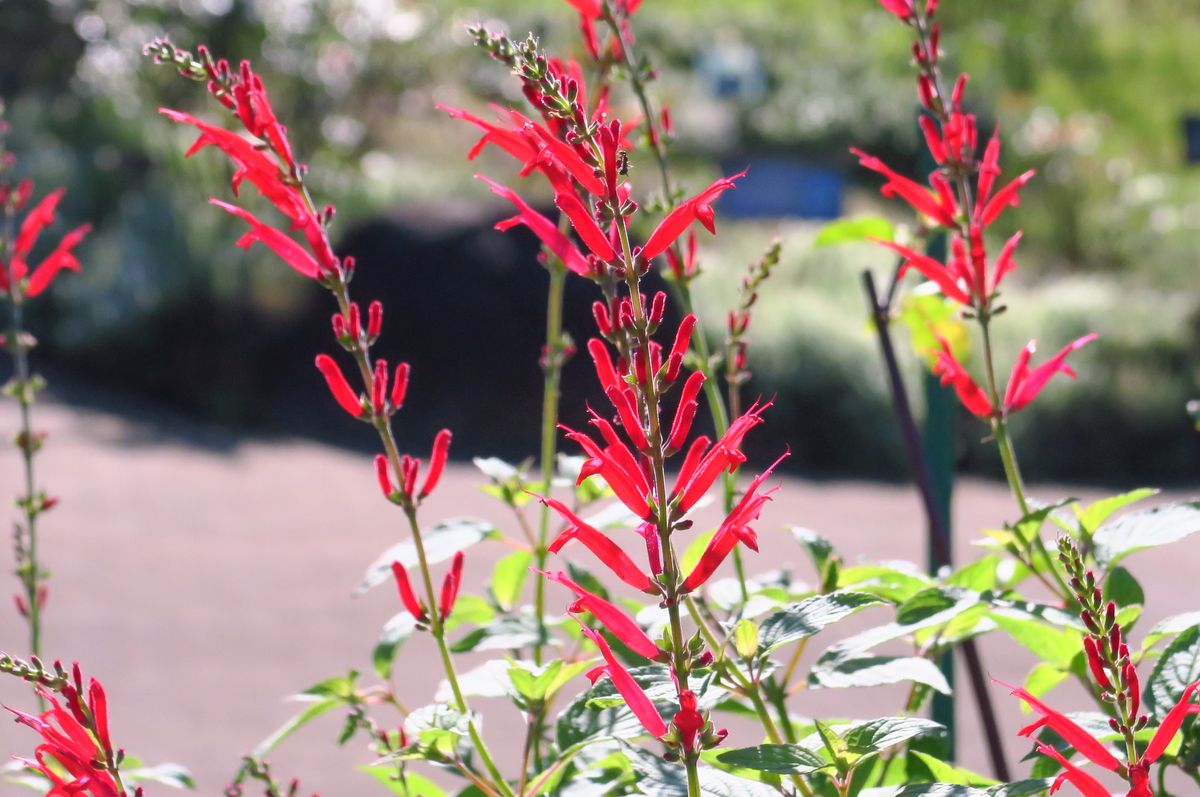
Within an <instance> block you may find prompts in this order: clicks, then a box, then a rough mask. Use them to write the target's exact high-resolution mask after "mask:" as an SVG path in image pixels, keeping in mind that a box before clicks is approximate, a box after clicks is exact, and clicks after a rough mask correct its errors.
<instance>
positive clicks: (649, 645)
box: [534, 568, 662, 661]
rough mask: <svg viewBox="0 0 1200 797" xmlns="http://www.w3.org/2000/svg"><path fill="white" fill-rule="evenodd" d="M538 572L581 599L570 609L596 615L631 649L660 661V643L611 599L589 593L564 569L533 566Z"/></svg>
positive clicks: (598, 619)
mask: <svg viewBox="0 0 1200 797" xmlns="http://www.w3.org/2000/svg"><path fill="white" fill-rule="evenodd" d="M534 572H535V573H540V574H541V575H543V576H545V577H546V578H548V579H550V580H551V581H554V582H557V583H559V584H562V585H563V586H564V587H566V588H567V589H569V590H571V591H572V592H574V593H575V594H576V595H577V596H579V597H578V599H577V600H576V601H575V602H574V603H572V604H571V606H570V608H568V609H567V611H568V612H571V613H572V614H578V613H580V612H588V613H590V614H591V615H592V616H593V617H595V618H596V620H597V621H599V622H600V623H601V624H602V625H603V626H604V627H605V628H607V629H608V630H609V631H611V632H612V634H613V636H615V637H616V638H617V639H619V640H621V642H623V643H624V644H625V645H626V646H627V647H628V648H629V649H630V650H632V651H633V652H634V653H636V654H638V655H639V656H642V657H644V658H647V659H650V660H651V661H657V660H658V659H659V657H660V656H661V654H662V651H660V650H659V649H658V646H657V645H655V644H654V640H652V639H651V638H650V637H649V636H647V635H646V632H645V631H643V630H642V628H641V626H639V625H638V624H637V623H635V622H634V621H633V619H632V618H630V617H629V615H627V614H626V613H625V612H623V611H622V610H621V609H619V608H618V607H617V606H615V605H614V604H612V603H610V602H608V601H607V600H605V599H604V598H602V597H600V596H599V595H596V594H595V593H592V592H588V591H587V590H586V589H584V588H583V587H581V586H580V585H579V584H577V583H575V582H574V581H572V580H571V579H570V578H569V577H568V576H567V574H566V573H564V572H562V571H561V570H559V571H557V572H553V573H551V572H547V571H545V570H537V569H536V568H535V569H534Z"/></svg>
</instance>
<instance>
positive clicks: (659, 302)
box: [649, 291, 667, 326]
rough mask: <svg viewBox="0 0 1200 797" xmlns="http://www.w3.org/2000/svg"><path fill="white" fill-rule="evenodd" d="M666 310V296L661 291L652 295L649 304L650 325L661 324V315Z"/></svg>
mask: <svg viewBox="0 0 1200 797" xmlns="http://www.w3.org/2000/svg"><path fill="white" fill-rule="evenodd" d="M666 310H667V295H666V294H665V293H663V292H662V291H659V292H658V293H656V294H654V299H653V300H652V301H651V302H650V316H649V321H650V323H651V324H652V325H654V326H658V325H659V324H661V323H662V320H663V313H665V312H666Z"/></svg>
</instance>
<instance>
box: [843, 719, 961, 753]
mask: <svg viewBox="0 0 1200 797" xmlns="http://www.w3.org/2000/svg"><path fill="white" fill-rule="evenodd" d="M945 731H946V729H945V728H944V727H942V726H941V725H940V724H938V723H936V722H934V721H933V720H927V719H923V718H921V717H880V718H879V719H874V720H869V721H867V722H863V723H856V724H854V725H852V726H851V727H850V728H848V729H846V730H842V729H841V728H839V729H838V732H839V733H840V734H841V737H842V740H843V741H844V742H845V743H846V747H847V748H848V749H849V750H850V752H852V753H855V754H857V755H865V754H867V753H878V752H881V751H883V750H886V749H887V748H889V747H894V746H895V745H898V744H901V743H903V742H907V741H908V740H909V739H913V738H916V737H917V736H926V735H930V734H933V735H938V736H940V735H941V734H943V733H945Z"/></svg>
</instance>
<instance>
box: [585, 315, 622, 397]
mask: <svg viewBox="0 0 1200 797" xmlns="http://www.w3.org/2000/svg"><path fill="white" fill-rule="evenodd" d="M597 304H600V303H599V302H597ZM600 307H601V308H603V307H604V305H602V304H600ZM587 350H588V354H590V355H592V362H593V363H594V364H595V367H596V376H597V377H599V379H600V387H602V388H604V390H605V391H606V392H607V391H608V389H609V388H617V389H619V388H620V386H621V385H622V384H624V382H623V381H622V380H621V379H620V378H619V377H618V376H617V369H616V368H615V367H614V366H613V361H612V355H610V354H609V353H608V347H607V346H605V345H604V341H602V340H600V339H599V338H592V339H591V340H589V341H588V342H587Z"/></svg>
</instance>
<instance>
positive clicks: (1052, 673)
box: [1025, 662, 1071, 697]
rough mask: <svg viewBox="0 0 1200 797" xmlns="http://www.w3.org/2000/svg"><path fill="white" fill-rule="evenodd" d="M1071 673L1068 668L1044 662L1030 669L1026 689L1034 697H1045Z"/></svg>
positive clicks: (1026, 679)
mask: <svg viewBox="0 0 1200 797" xmlns="http://www.w3.org/2000/svg"><path fill="white" fill-rule="evenodd" d="M1070 675H1071V673H1070V671H1068V670H1065V669H1061V668H1059V667H1055V666H1054V665H1052V664H1046V663H1045V662H1042V663H1041V664H1038V665H1037V666H1036V667H1034V668H1033V669H1032V670H1030V671H1029V675H1028V676H1026V678H1025V689H1026V691H1028V692H1029V694H1031V695H1033V696H1034V697H1043V696H1045V695H1047V694H1049V693H1050V690H1051V689H1053V688H1054V687H1056V686H1058V685H1059V684H1060V683H1062V682H1063V681H1065V680H1066V679H1067V678H1068V677H1070Z"/></svg>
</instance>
